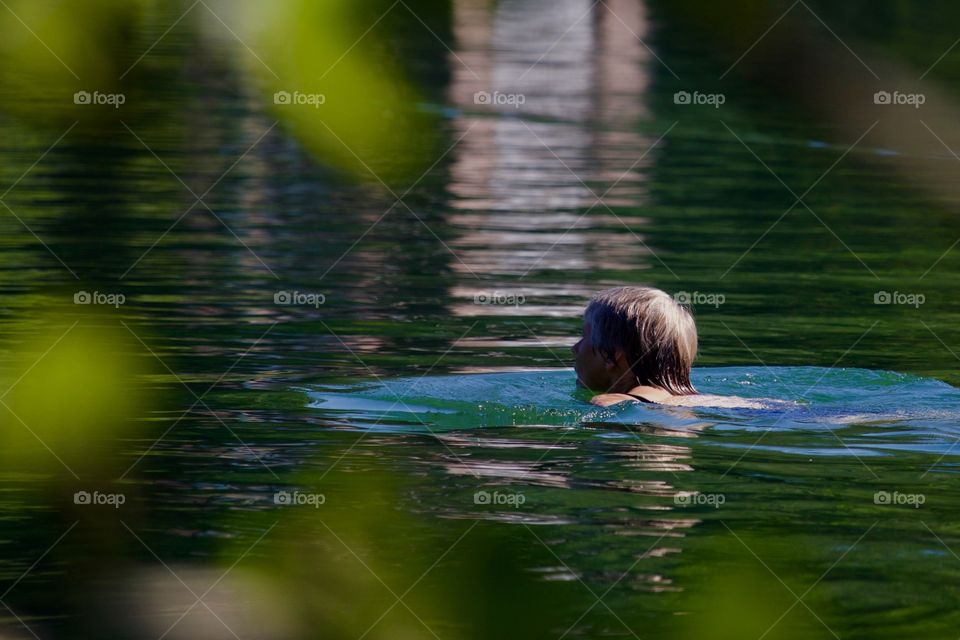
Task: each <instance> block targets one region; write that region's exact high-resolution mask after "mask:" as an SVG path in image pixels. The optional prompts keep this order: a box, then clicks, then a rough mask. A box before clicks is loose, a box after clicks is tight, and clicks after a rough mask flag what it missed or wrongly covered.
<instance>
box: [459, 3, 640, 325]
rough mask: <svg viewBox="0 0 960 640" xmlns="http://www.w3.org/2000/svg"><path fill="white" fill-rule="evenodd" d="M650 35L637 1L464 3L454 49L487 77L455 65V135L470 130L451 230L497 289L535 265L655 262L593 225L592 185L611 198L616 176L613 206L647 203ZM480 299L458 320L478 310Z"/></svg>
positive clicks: (597, 220)
mask: <svg viewBox="0 0 960 640" xmlns="http://www.w3.org/2000/svg"><path fill="white" fill-rule="evenodd" d="M648 31H649V26H648V23H647V19H646V13H645V7H644V5H643V4H642V3H639V2H636V0H611V1H610V2H607V3H596V2H593V1H592V0H552V1H546V0H504V1H503V2H499V3H497V4H496V5H495V7H491V6H490V5H489V3H487V2H484V1H483V0H457V1H456V2H455V3H454V34H455V40H456V42H457V43H458V47H459V48H458V51H457V53H458V54H459V56H460V57H461V58H462V59H464V60H465V61H466V62H467V63H468V64H469V65H470V67H471V68H472V69H474V70H475V71H476V72H477V75H478V76H479V79H478V78H476V77H475V76H474V75H473V74H469V73H467V72H466V71H465V70H463V69H461V68H460V66H459V65H451V68H452V73H453V78H452V82H451V88H450V95H451V101H452V102H453V103H455V104H457V105H458V106H460V107H461V108H462V109H463V113H462V114H461V115H459V116H457V117H456V118H455V119H454V129H455V132H454V135H457V134H458V133H462V132H463V131H465V130H466V129H467V128H470V127H473V129H472V131H471V135H470V136H468V137H467V138H465V139H464V142H463V144H462V145H461V147H460V148H458V149H457V150H456V157H455V160H454V162H453V164H452V167H451V182H450V185H449V192H450V193H451V194H453V198H452V201H451V203H450V205H451V208H453V209H455V210H460V211H463V212H464V213H462V214H454V215H453V216H451V222H453V223H454V224H455V225H458V224H463V225H465V229H464V232H463V234H462V235H461V236H460V237H459V238H458V240H457V241H456V242H455V246H456V249H457V253H458V255H460V256H461V258H462V259H463V260H464V262H465V263H466V264H468V265H469V266H470V268H471V270H473V271H475V272H477V273H479V274H482V275H486V276H490V277H491V278H490V280H489V282H490V285H491V286H492V287H496V286H505V285H506V284H507V282H508V280H507V279H506V278H505V277H506V276H516V275H519V274H522V273H524V272H526V271H527V270H528V269H529V268H530V266H531V264H534V263H538V265H537V268H538V269H544V270H550V269H564V270H567V271H588V270H594V269H616V270H622V269H625V268H627V269H636V268H637V267H638V266H640V267H643V266H648V262H649V260H648V259H649V256H648V253H647V252H646V251H643V250H642V249H640V250H638V249H637V247H636V242H634V241H632V240H631V241H630V242H629V244H630V245H631V247H632V248H630V247H624V242H625V239H624V237H623V234H622V233H621V229H619V225H615V226H611V228H610V230H609V231H607V230H604V229H605V227H606V226H607V225H606V224H604V218H605V216H600V215H598V216H582V212H583V210H585V209H588V208H589V207H591V206H593V205H594V204H595V203H596V198H595V196H594V194H593V193H592V192H591V189H590V188H589V187H588V186H587V185H590V186H594V185H595V190H597V191H598V192H600V193H602V192H604V191H606V190H607V188H608V186H609V185H611V184H614V183H616V182H617V181H618V180H619V181H620V182H619V183H618V184H617V185H616V187H615V188H613V189H612V190H611V192H610V193H609V194H607V196H606V198H605V202H606V203H607V204H608V205H611V206H631V207H638V206H641V205H643V204H644V203H645V202H646V200H647V191H646V186H645V184H644V181H645V177H644V169H645V168H647V167H649V166H650V164H651V163H652V162H653V158H652V157H650V158H644V159H643V160H642V161H641V162H639V163H637V166H636V167H634V170H633V171H629V169H630V167H631V166H632V165H634V163H636V161H637V156H638V155H640V154H641V153H643V151H644V150H646V149H648V148H649V147H650V146H651V144H652V143H653V139H652V138H649V137H648V136H644V135H641V134H640V133H638V132H637V128H638V127H637V125H638V123H640V122H642V121H643V120H646V119H649V117H650V111H649V108H648V107H647V105H646V103H645V100H644V93H645V92H646V90H647V87H648V86H649V84H650V81H651V76H650V70H649V68H650V66H651V60H652V56H651V54H650V52H649V51H648V50H647V49H646V48H645V47H644V46H643V44H642V43H641V42H640V40H638V38H637V37H636V36H640V37H644V36H645V35H646V34H647V33H648ZM634 34H636V35H634ZM544 52H549V53H548V54H547V55H544ZM477 92H486V94H487V95H490V96H494V95H497V94H499V95H500V96H522V98H521V100H520V101H521V102H522V104H477V103H476V102H475V100H474V96H475V95H476V94H477ZM514 102H518V100H516V98H514ZM528 127H529V129H528ZM531 129H532V130H533V131H534V132H535V133H536V136H533V135H530V130H531ZM538 137H539V140H538V139H537V138H538ZM548 147H549V148H548ZM553 153H556V154H557V156H558V157H559V158H560V160H562V162H559V161H558V159H557V157H555V156H554V155H553ZM564 164H566V165H567V166H566V167H565V166H564ZM567 167H569V169H568V168H567ZM570 171H573V172H574V173H576V175H577V176H579V177H580V178H581V179H582V180H583V183H586V185H585V184H583V183H581V181H580V180H577V179H576V178H575V177H574V176H572V175H571V174H570ZM625 172H627V175H626V176H625V175H624V173H625ZM506 220H509V223H508V224H505V221H506ZM568 230H569V233H566V232H567V231H568ZM561 234H565V235H564V236H563V243H562V244H561V245H557V246H554V245H555V243H556V239H557V238H558V237H560V236H561ZM638 263H639V264H638ZM485 280H486V278H485ZM469 302H470V301H469V300H468V301H466V304H464V305H457V307H456V308H455V309H453V312H454V313H457V314H467V315H470V311H471V305H470V304H469ZM496 311H497V310H496V309H494V310H493V312H494V313H495V312H496ZM489 312H490V310H484V313H489ZM504 312H505V313H506V312H507V311H506V310H505V311H504Z"/></svg>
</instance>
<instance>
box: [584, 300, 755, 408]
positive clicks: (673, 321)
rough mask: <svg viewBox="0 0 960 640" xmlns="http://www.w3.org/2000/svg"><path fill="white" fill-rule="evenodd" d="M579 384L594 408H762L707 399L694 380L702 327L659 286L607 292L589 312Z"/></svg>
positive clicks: (742, 401) (731, 400)
mask: <svg viewBox="0 0 960 640" xmlns="http://www.w3.org/2000/svg"><path fill="white" fill-rule="evenodd" d="M572 350H573V353H574V355H575V356H576V360H575V364H574V369H575V370H576V373H577V385H578V386H581V387H584V388H586V389H589V390H591V391H594V392H596V393H597V395H595V396H594V397H593V399H592V400H591V402H593V404H597V405H601V406H608V405H612V404H617V403H620V402H625V401H628V400H633V401H640V402H650V403H655V404H664V405H674V406H683V407H718V408H719V407H725V408H737V407H741V408H760V407H762V406H763V405H762V404H761V403H759V402H756V401H752V400H746V399H744V398H737V397H725V396H715V395H704V394H700V393H697V390H696V389H695V388H694V387H693V384H692V383H691V382H690V370H691V368H692V367H693V361H694V359H695V358H696V356H697V326H696V323H695V322H694V320H693V315H692V314H691V313H690V310H689V309H688V308H687V307H685V306H684V305H681V304H679V303H678V302H677V301H676V300H674V299H673V298H672V297H671V296H670V295H669V294H667V293H666V292H664V291H661V290H660V289H655V288H653V287H629V286H628V287H616V288H613V289H607V290H605V291H601V292H600V293H598V294H597V295H595V296H594V297H593V298H592V299H591V300H590V303H589V304H588V305H587V308H586V310H585V311H584V314H583V336H582V337H581V338H580V340H579V341H578V342H577V343H576V344H575V345H573V347H572Z"/></svg>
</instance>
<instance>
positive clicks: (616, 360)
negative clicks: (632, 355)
mask: <svg viewBox="0 0 960 640" xmlns="http://www.w3.org/2000/svg"><path fill="white" fill-rule="evenodd" d="M606 366H607V371H613V370H614V369H619V370H625V369H626V368H627V356H625V355H624V354H623V351H620V350H619V349H617V351H615V352H614V354H613V358H607V360H606Z"/></svg>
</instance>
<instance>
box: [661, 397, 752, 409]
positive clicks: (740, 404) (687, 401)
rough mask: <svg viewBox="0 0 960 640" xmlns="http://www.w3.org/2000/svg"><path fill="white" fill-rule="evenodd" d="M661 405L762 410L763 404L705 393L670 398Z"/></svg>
mask: <svg viewBox="0 0 960 640" xmlns="http://www.w3.org/2000/svg"><path fill="white" fill-rule="evenodd" d="M663 404H669V405H673V406H677V407H704V408H716V409H763V408H766V406H767V405H765V404H764V403H763V402H761V401H759V400H753V399H750V398H741V397H739V396H715V395H710V394H706V393H695V394H691V395H686V396H672V397H671V398H669V399H668V400H667V401H665V402H664V403H663Z"/></svg>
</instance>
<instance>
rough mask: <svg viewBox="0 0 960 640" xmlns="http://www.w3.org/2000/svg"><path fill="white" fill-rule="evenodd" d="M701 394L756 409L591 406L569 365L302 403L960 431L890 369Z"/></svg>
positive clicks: (329, 407) (738, 382)
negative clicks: (751, 403)
mask: <svg viewBox="0 0 960 640" xmlns="http://www.w3.org/2000/svg"><path fill="white" fill-rule="evenodd" d="M693 382H694V384H695V386H696V387H697V389H698V390H699V391H700V392H701V393H705V394H716V395H722V396H739V397H742V398H750V399H760V400H762V401H763V405H764V408H760V409H715V408H710V409H701V408H697V409H691V408H683V407H667V406H660V405H649V404H645V403H634V402H627V403H623V404H620V405H614V406H612V407H596V406H593V405H591V404H590V403H589V402H588V400H589V395H588V394H586V393H585V392H584V391H582V390H579V389H577V388H576V386H575V382H574V376H573V373H572V371H570V370H550V371H526V372H511V373H493V374H466V375H447V376H426V377H421V378H396V379H383V380H379V381H376V382H365V383H361V384H356V385H339V386H324V387H322V388H315V389H312V390H309V391H308V395H309V398H310V403H309V406H310V407H312V408H316V409H318V410H321V411H323V412H324V414H325V415H326V417H328V418H332V419H336V420H338V421H340V422H345V423H347V424H351V425H355V426H358V427H361V428H373V429H382V430H388V431H390V430H414V431H417V430H430V431H435V430H451V429H476V428H485V427H510V426H569V427H575V426H593V427H602V426H603V425H608V426H610V427H611V428H619V429H622V428H623V427H624V426H630V425H636V426H644V427H655V428H662V429H673V430H676V429H698V430H699V429H703V428H707V427H710V428H714V429H718V430H730V429H736V430H753V429H756V430H762V431H769V430H786V431H790V430H793V431H798V430H804V431H806V430H830V429H838V428H845V427H849V426H851V425H857V426H860V427H863V426H875V427H878V428H881V429H882V430H883V432H884V433H885V434H890V433H899V434H900V435H906V434H924V435H925V436H929V435H930V434H940V435H942V436H946V437H948V439H949V437H950V436H954V435H956V436H957V437H960V422H958V419H960V390H958V389H956V388H955V387H953V386H951V385H949V384H946V383H944V382H941V381H939V380H934V379H930V378H922V377H918V376H914V375H909V374H902V373H896V372H892V371H872V370H867V369H832V368H823V367H759V368H758V367H717V368H704V369H697V370H695V371H694V372H693Z"/></svg>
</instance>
